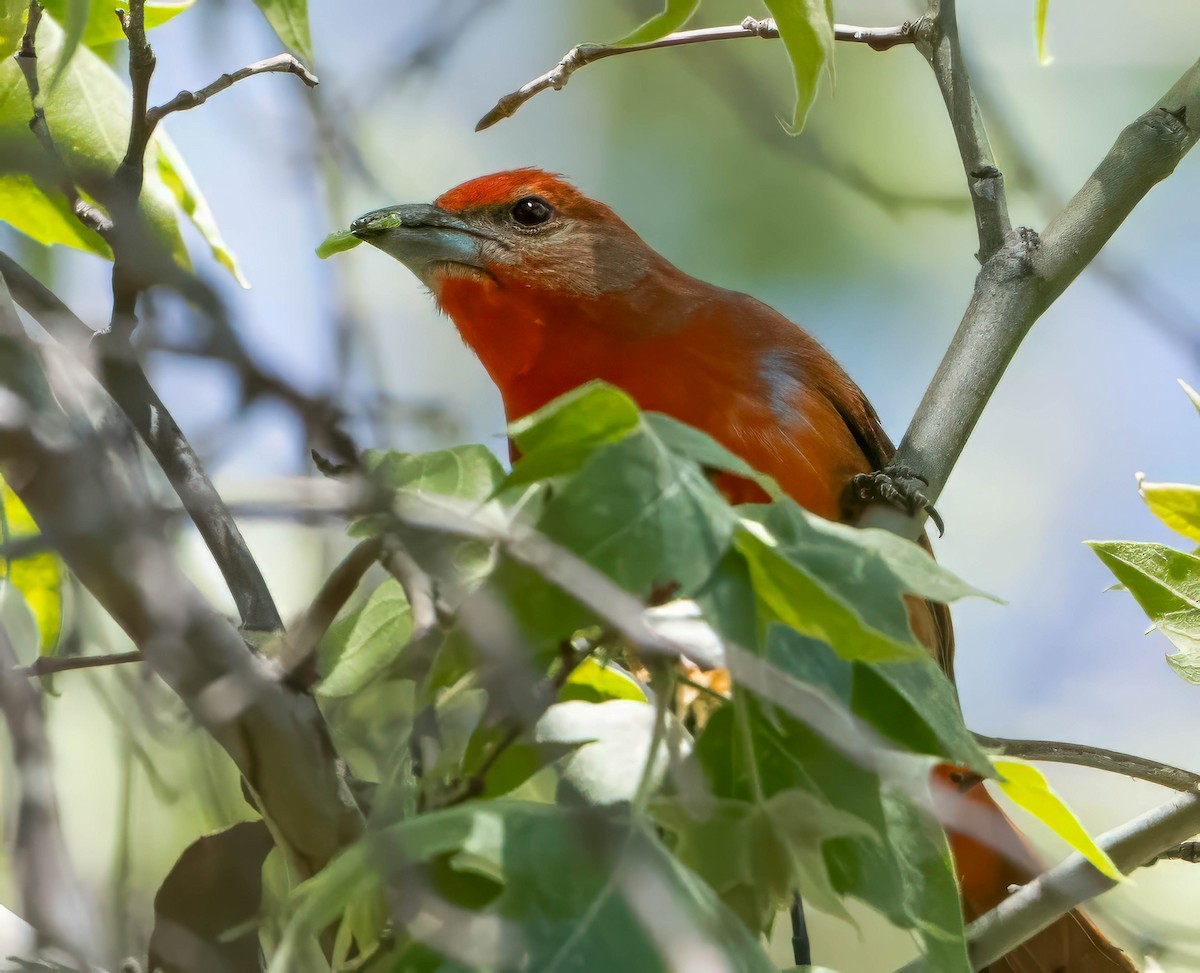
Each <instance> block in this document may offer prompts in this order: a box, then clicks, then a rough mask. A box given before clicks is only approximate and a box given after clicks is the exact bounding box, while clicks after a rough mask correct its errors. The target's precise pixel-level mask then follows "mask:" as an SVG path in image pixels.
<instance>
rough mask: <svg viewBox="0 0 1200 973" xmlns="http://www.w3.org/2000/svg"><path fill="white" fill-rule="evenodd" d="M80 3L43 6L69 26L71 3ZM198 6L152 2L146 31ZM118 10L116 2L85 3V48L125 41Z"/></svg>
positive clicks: (186, 1)
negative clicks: (66, 15)
mask: <svg viewBox="0 0 1200 973" xmlns="http://www.w3.org/2000/svg"><path fill="white" fill-rule="evenodd" d="M76 2H78V0H45V2H44V3H43V4H42V6H44V7H45V8H46V12H47V13H49V14H50V15H51V16H53V17H54V19H55V20H58V21H59V22H60V23H61V22H65V19H64V18H65V13H66V10H67V5H68V3H72V4H73V3H76ZM195 2H196V0H179V2H169V3H168V2H156V0H148V2H147V3H146V7H145V9H146V29H147V30H149V29H151V28H154V27H159V26H161V25H162V24H165V23H166V22H167V21H168V20H171V19H172V18H173V17H176V16H178V15H179V14H181V13H183V12H184V11H185V10H187V9H188V8H189V7H190V6H192V4H194V3H195ZM116 6H117V5H116V4H114V3H113V2H112V0H83V3H82V7H83V9H84V13H85V18H86V19H85V24H84V27H83V34H82V37H81V39H82V41H83V43H84V44H86V45H87V46H88V47H101V46H103V45H104V44H113V43H116V42H117V41H123V40H124V39H125V32H124V31H122V30H121V22H120V21H119V20H117V16H116V14H115V13H113V10H114V8H115V7H116Z"/></svg>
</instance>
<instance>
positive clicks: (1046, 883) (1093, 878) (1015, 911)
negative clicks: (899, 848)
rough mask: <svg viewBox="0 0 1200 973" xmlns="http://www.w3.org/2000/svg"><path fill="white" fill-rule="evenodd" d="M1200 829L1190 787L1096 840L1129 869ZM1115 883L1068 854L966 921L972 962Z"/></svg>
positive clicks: (980, 965) (914, 968)
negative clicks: (1056, 863)
mask: <svg viewBox="0 0 1200 973" xmlns="http://www.w3.org/2000/svg"><path fill="white" fill-rule="evenodd" d="M1198 832H1200V795H1198V794H1196V793H1195V792H1192V793H1189V794H1181V795H1180V796H1179V797H1177V798H1176V799H1175V800H1174V801H1172V802H1170V803H1169V804H1164V805H1163V806H1162V807H1158V808H1155V809H1154V810H1153V811H1149V812H1148V813H1146V814H1143V815H1142V816H1141V817H1139V818H1135V819H1134V820H1133V821H1130V822H1128V823H1127V824H1123V825H1121V826H1120V827H1119V828H1114V829H1113V830H1112V831H1109V832H1108V833H1107V834H1104V835H1102V836H1101V837H1100V839H1099V844H1100V846H1101V847H1102V848H1103V849H1104V850H1105V851H1107V852H1108V854H1109V857H1110V858H1112V860H1113V862H1114V863H1115V864H1116V866H1117V868H1119V869H1120V870H1121V871H1122V872H1126V873H1128V872H1131V871H1133V870H1134V869H1136V868H1140V867H1141V866H1142V865H1145V864H1146V863H1147V862H1149V861H1152V860H1153V859H1154V857H1155V856H1156V855H1158V854H1160V853H1161V852H1163V851H1164V850H1166V849H1170V848H1174V847H1176V846H1178V845H1179V844H1180V843H1181V842H1183V841H1184V840H1186V839H1187V838H1190V837H1191V836H1192V835H1194V834H1196V833H1198ZM1116 884H1117V883H1116V882H1114V881H1113V880H1112V879H1111V878H1109V877H1108V876H1106V875H1103V874H1101V873H1100V872H1099V871H1097V870H1096V868H1095V866H1094V865H1092V863H1091V862H1089V861H1088V860H1087V859H1086V858H1084V857H1083V856H1082V855H1080V854H1078V853H1076V854H1073V855H1071V856H1070V857H1069V858H1067V859H1066V860H1065V861H1063V862H1062V864H1060V865H1057V866H1055V867H1054V868H1052V869H1050V871H1048V872H1046V873H1045V874H1044V875H1041V876H1039V877H1038V878H1036V879H1034V880H1033V881H1032V882H1030V883H1029V884H1028V885H1023V886H1022V887H1021V888H1019V889H1017V891H1015V892H1014V893H1013V894H1012V895H1010V896H1009V897H1008V898H1007V899H1005V900H1004V901H1003V902H1001V903H1000V905H998V906H997V907H996V908H995V909H993V910H992V911H991V912H988V913H987V914H986V915H983V916H981V917H980V918H978V919H976V920H975V921H974V922H973V923H971V925H970V926H968V927H967V939H968V944H969V946H968V948H969V952H970V957H971V968H972V969H975V970H981V969H984V968H985V967H986V966H987V965H988V964H989V963H994V962H995V961H996V960H998V959H999V958H1000V957H1001V956H1003V955H1005V954H1006V953H1007V952H1009V950H1011V949H1012V948H1013V947H1014V946H1017V945H1019V944H1020V943H1023V942H1025V941H1026V940H1027V939H1029V938H1030V937H1031V936H1035V935H1037V934H1038V933H1039V932H1041V931H1042V930H1043V929H1045V928H1046V927H1047V926H1049V925H1051V924H1052V923H1053V922H1055V921H1056V920H1057V919H1059V918H1060V917H1061V916H1064V915H1066V914H1067V913H1068V912H1070V911H1071V910H1072V909H1074V908H1075V907H1076V906H1079V905H1082V904H1083V903H1084V902H1087V901H1088V900H1089V899H1093V898H1095V897H1096V896H1097V895H1099V894H1100V893H1101V892H1106V891H1108V890H1109V889H1110V888H1112V887H1113V886H1115V885H1116ZM925 970H926V966H925V963H924V961H923V960H920V959H917V960H914V961H913V962H911V963H909V964H908V965H907V966H904V967H902V968H901V970H900V971H899V973H924V971H925Z"/></svg>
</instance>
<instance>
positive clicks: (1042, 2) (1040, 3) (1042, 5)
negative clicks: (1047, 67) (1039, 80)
mask: <svg viewBox="0 0 1200 973" xmlns="http://www.w3.org/2000/svg"><path fill="white" fill-rule="evenodd" d="M1049 9H1050V0H1037V9H1036V10H1035V12H1034V15H1033V30H1034V34H1035V35H1036V37H1037V57H1038V64H1049V63H1050V62H1051V61H1053V60H1054V58H1052V57H1051V56H1050V55H1049V54H1047V53H1046V13H1047V12H1048V11H1049Z"/></svg>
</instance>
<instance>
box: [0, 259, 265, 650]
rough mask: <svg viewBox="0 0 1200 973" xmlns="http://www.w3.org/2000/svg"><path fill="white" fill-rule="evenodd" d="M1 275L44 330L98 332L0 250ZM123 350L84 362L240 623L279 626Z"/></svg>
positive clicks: (198, 473) (229, 521) (212, 495)
mask: <svg viewBox="0 0 1200 973" xmlns="http://www.w3.org/2000/svg"><path fill="white" fill-rule="evenodd" d="M0 275H2V276H3V277H4V279H5V280H6V281H7V282H8V286H9V289H10V290H11V291H12V294H13V297H14V298H15V300H16V301H17V303H18V304H20V305H21V306H22V307H23V308H25V310H26V311H28V312H29V313H30V314H31V315H33V317H34V318H35V319H36V320H37V321H38V323H39V324H41V325H42V326H43V327H44V328H45V329H46V332H47V333H48V334H51V335H54V336H56V337H60V338H62V339H64V340H65V339H75V341H78V340H80V339H87V340H88V341H89V342H91V340H92V339H93V338H95V337H96V332H94V331H93V330H92V329H91V328H89V327H88V326H87V325H86V324H84V323H83V321H81V320H80V319H79V318H78V317H76V316H75V314H74V313H73V312H72V311H71V310H70V309H69V308H68V307H67V306H66V305H65V304H63V303H62V301H60V300H59V299H58V297H56V296H55V295H54V294H53V293H52V292H51V291H50V290H49V289H47V288H46V287H44V286H42V284H41V283H40V282H39V281H38V280H36V279H35V278H34V277H33V276H32V275H30V274H29V273H27V272H26V271H25V270H24V269H23V268H22V267H21V266H20V264H18V263H17V262H16V261H14V260H13V259H12V258H11V257H9V256H8V255H7V254H5V253H2V252H0ZM105 350H106V351H107V348H105ZM125 351H126V352H127V356H126V357H122V358H117V357H116V356H115V355H114V354H108V355H105V356H103V357H102V359H101V361H100V362H97V361H96V360H95V357H94V356H92V355H88V356H86V357H85V359H84V363H85V364H86V365H87V366H88V368H89V369H90V370H91V371H92V373H93V374H94V375H95V376H96V377H97V378H98V379H99V381H100V383H101V385H103V387H104V388H105V390H106V391H107V392H108V394H109V395H110V396H112V398H113V400H114V401H115V402H116V403H117V405H118V406H120V408H121V410H122V411H123V412H124V413H125V415H126V416H127V417H128V419H129V421H130V422H131V423H132V424H133V426H134V428H135V429H136V430H137V432H138V435H139V436H140V437H141V439H142V441H143V442H144V443H145V444H146V447H147V448H148V449H149V450H150V452H151V454H152V455H153V456H154V458H155V460H156V461H157V462H158V465H159V466H160V467H161V468H162V470H163V472H164V473H165V474H166V476H167V479H168V480H169V481H170V483H171V486H172V487H174V489H175V492H176V493H177V494H178V495H179V499H180V501H181V502H182V503H183V506H184V509H185V510H187V512H188V515H189V516H190V517H191V519H192V522H193V523H194V524H195V525H196V529H197V530H198V531H199V533H200V536H201V537H202V538H203V540H204V543H205V545H206V546H207V547H208V549H209V551H210V553H211V554H212V556H213V560H214V561H216V564H217V567H218V568H219V569H220V571H221V575H222V577H224V579H225V583H226V585H227V586H228V588H229V591H230V593H231V594H232V595H233V599H234V602H235V604H236V605H237V609H238V614H239V616H240V617H241V619H242V625H243V626H244V627H245V628H247V629H249V630H251V631H259V632H276V631H280V630H281V629H282V628H283V622H282V620H281V619H280V617H279V611H278V610H277V609H276V607H275V602H274V600H273V599H272V598H271V592H270V589H268V588H267V583H266V580H265V579H264V578H263V576H262V572H261V571H260V570H259V567H258V564H257V563H256V562H255V560H254V558H253V556H252V555H251V554H250V549H249V547H247V545H246V541H245V539H244V538H243V537H242V533H241V531H240V530H239V529H238V526H237V523H236V521H235V520H234V519H233V515H232V514H231V513H230V512H229V509H228V508H227V507H226V506H225V503H224V501H223V500H222V499H221V496H220V494H218V493H217V491H216V488H215V487H214V486H213V485H212V481H211V480H209V478H208V474H207V473H205V471H204V467H203V465H202V464H201V463H200V458H199V457H198V456H197V455H196V453H195V451H194V450H193V449H192V447H191V445H190V444H189V443H188V441H187V438H186V437H185V436H184V435H183V431H182V430H181V429H180V428H179V426H178V425H177V424H176V423H175V420H174V418H173V417H172V416H171V413H170V412H169V411H168V410H167V407H166V406H165V405H164V404H163V402H162V400H161V399H160V398H159V397H158V394H157V393H156V392H155V391H154V388H153V386H152V385H151V384H150V380H149V379H148V378H147V377H146V373H145V372H144V371H143V370H142V368H141V366H140V365H139V364H138V363H137V362H136V361H135V360H133V358H132V357H131V356H132V350H130V349H128V347H127V346H126V348H125Z"/></svg>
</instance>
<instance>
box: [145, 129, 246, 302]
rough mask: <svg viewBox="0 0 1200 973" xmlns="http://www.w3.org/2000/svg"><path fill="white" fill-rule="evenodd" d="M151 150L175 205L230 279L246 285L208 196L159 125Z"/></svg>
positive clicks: (244, 277)
mask: <svg viewBox="0 0 1200 973" xmlns="http://www.w3.org/2000/svg"><path fill="white" fill-rule="evenodd" d="M152 151H156V152H157V155H158V174H159V176H160V177H161V178H162V181H163V185H165V186H166V187H167V189H168V190H169V191H170V193H171V195H172V196H173V197H174V198H175V202H176V203H177V204H178V206H179V208H180V209H181V210H183V212H184V214H185V215H186V216H187V218H188V219H189V220H191V222H192V226H194V227H195V228H196V229H197V230H198V231H199V233H200V236H201V237H203V238H204V242H205V243H207V244H208V246H209V249H210V250H211V251H212V255H213V258H214V259H215V260H216V261H217V263H219V264H220V265H221V266H222V267H224V268H225V269H226V270H228V271H229V272H230V273H231V274H233V279H234V280H236V281H237V282H238V283H239V284H241V285H242V287H249V286H250V282H249V281H248V280H246V275H245V274H243V273H242V268H241V265H240V264H239V263H238V259H237V255H236V254H234V252H233V251H232V250H231V249H230V248H229V245H228V244H227V243H226V242H225V241H224V239H222V237H221V231H220V229H218V227H217V218H216V217H215V216H214V215H213V211H212V210H211V209H210V208H209V205H208V200H206V199H205V198H204V196H203V194H202V193H201V192H200V186H199V185H198V184H197V182H196V179H195V177H194V176H193V175H192V173H191V170H190V169H188V167H187V163H186V162H184V161H183V156H182V155H180V154H179V150H178V149H176V148H175V143H174V142H172V141H171V139H170V137H169V136H168V135H167V133H166V132H164V131H163V130H162V129H161V128H160V129H158V130H157V131H156V132H155V133H154V149H152Z"/></svg>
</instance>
